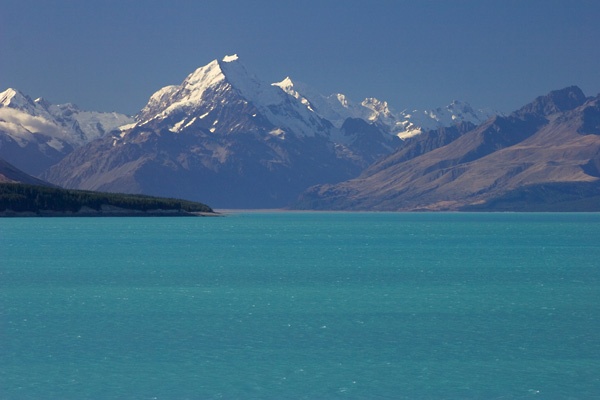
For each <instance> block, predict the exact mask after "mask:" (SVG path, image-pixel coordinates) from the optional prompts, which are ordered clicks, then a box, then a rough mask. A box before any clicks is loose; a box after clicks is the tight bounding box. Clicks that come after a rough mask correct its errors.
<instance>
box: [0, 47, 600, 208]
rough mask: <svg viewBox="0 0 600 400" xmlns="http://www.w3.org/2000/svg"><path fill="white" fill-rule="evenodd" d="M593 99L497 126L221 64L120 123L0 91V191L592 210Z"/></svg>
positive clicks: (459, 111)
mask: <svg viewBox="0 0 600 400" xmlns="http://www.w3.org/2000/svg"><path fill="white" fill-rule="evenodd" d="M599 101H600V96H596V97H587V96H586V95H585V94H584V93H583V92H582V91H581V90H580V89H579V88H578V87H576V86H572V87H568V88H564V89H560V90H556V91H552V92H550V93H548V94H545V95H541V96H539V97H538V98H536V99H534V100H533V101H532V102H531V103H529V104H526V105H524V106H523V107H522V108H520V109H519V110H516V111H514V112H512V113H511V114H509V115H501V114H498V113H495V112H493V111H490V110H476V109H473V108H472V107H471V106H470V105H468V104H466V103H462V102H458V101H456V102H453V103H452V104H451V105H449V106H447V107H443V108H438V109H435V110H427V111H414V110H413V111H407V110H405V111H401V112H397V111H395V110H394V109H393V108H392V107H391V106H390V105H388V104H387V103H386V102H385V101H380V100H377V99H374V98H370V99H365V100H364V101H362V102H360V103H354V102H352V101H351V100H350V99H347V98H346V97H345V96H344V95H342V94H334V95H329V96H325V95H322V94H319V93H318V92H317V91H315V90H314V89H312V88H310V87H309V86H307V85H304V84H301V83H297V82H294V81H292V79H291V78H286V79H284V80H283V81H281V82H278V83H274V84H269V83H264V82H262V81H261V80H260V79H259V78H257V77H256V76H255V75H253V74H252V73H251V72H249V71H247V70H246V68H245V67H244V65H243V64H242V62H241V61H240V59H239V58H238V57H237V56H227V57H225V58H223V59H222V60H214V61H212V62H211V63H209V64H208V65H205V66H203V67H200V68H198V69H197V70H195V71H193V72H192V73H191V74H189V75H188V76H187V77H186V78H185V79H184V80H183V82H181V84H178V85H172V86H167V87H164V88H162V89H160V90H158V91H157V92H156V93H154V94H153V95H152V96H151V97H150V99H149V100H148V103H147V104H146V106H145V107H144V108H142V110H140V112H139V113H138V114H137V115H136V116H133V117H130V116H126V115H123V114H119V113H100V112H90V111H83V110H80V109H79V108H78V107H76V106H75V105H72V104H66V105H53V104H51V103H49V102H48V101H46V100H44V99H36V100H32V99H31V98H30V97H28V96H27V95H25V94H23V93H21V92H19V91H18V90H16V89H8V90H6V91H4V92H2V93H0V159H2V160H3V161H2V162H0V181H10V182H25V183H29V184H42V185H43V184H48V183H49V184H51V185H55V186H59V187H63V188H67V189H84V190H93V191H102V192H118V193H132V194H145V195H152V196H161V197H169V198H180V199H186V200H191V201H199V202H202V203H205V204H208V205H210V206H211V207H213V208H221V209H223V208H257V209H258V208H286V207H287V208H295V209H318V210H368V211H415V210H425V211H448V210H469V211H473V210H481V211H599V210H600V103H599Z"/></svg>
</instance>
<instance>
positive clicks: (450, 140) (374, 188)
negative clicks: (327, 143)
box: [297, 88, 600, 210]
mask: <svg viewBox="0 0 600 400" xmlns="http://www.w3.org/2000/svg"><path fill="white" fill-rule="evenodd" d="M599 103H600V97H596V98H591V99H586V98H585V96H583V98H582V93H581V91H580V90H579V89H578V88H567V89H564V90H561V91H556V92H552V93H550V94H549V95H548V96H543V97H540V98H537V99H536V100H535V101H534V102H532V103H531V104H528V105H527V106H525V107H523V108H522V109H520V110H518V111H516V112H515V113H513V114H511V115H509V116H507V117H501V116H498V117H495V118H492V119H490V120H489V121H487V122H486V123H484V124H482V125H480V126H478V127H476V128H474V129H472V130H469V131H468V132H459V131H452V130H448V129H446V130H444V131H438V132H429V133H427V134H424V135H422V136H421V137H419V138H415V139H414V140H412V141H407V142H406V143H405V146H403V147H402V148H400V149H399V150H397V151H396V152H395V153H394V154H392V155H390V156H389V157H387V158H385V159H383V160H382V161H380V162H378V163H376V164H374V165H373V166H371V167H370V168H369V169H368V170H366V171H365V172H364V173H363V174H362V175H361V176H360V177H358V178H356V179H352V180H349V181H346V182H342V183H339V184H335V185H320V186H316V187H313V188H311V189H309V190H307V191H306V192H305V193H304V194H303V195H302V196H301V198H300V200H299V202H298V203H297V207H299V208H317V209H353V210H458V209H467V208H469V209H482V210H486V209H494V207H499V208H498V209H503V210H504V209H513V210H518V209H519V207H521V209H535V204H534V205H530V204H527V203H526V201H525V200H524V199H528V201H535V202H539V203H540V205H539V206H540V207H541V208H540V209H552V205H553V204H555V205H556V207H557V209H560V207H561V206H560V204H559V203H560V202H562V203H561V204H566V202H578V204H581V201H585V199H586V198H587V199H588V200H589V199H590V198H596V197H594V196H598V195H599V194H600V179H599V177H598V165H599V164H598V154H600V136H598V135H597V133H595V132H597V126H598V124H597V121H598V120H599V119H600V112H599V111H600V110H599V108H598V104H599ZM557 110H558V111H557ZM525 188H531V189H525ZM561 188H563V189H564V194H565V195H564V196H561V195H560V193H561ZM577 188H579V189H577ZM544 193H547V195H544ZM577 196H582V198H577ZM590 196H592V197H590ZM582 199H583V200H582ZM511 202H512V203H511ZM586 204H587V206H588V207H589V206H590V205H593V204H594V203H593V202H592V201H588V203H586ZM511 207H513V208H511ZM532 207H533V208H532ZM544 207H549V208H544ZM597 208H600V207H597Z"/></svg>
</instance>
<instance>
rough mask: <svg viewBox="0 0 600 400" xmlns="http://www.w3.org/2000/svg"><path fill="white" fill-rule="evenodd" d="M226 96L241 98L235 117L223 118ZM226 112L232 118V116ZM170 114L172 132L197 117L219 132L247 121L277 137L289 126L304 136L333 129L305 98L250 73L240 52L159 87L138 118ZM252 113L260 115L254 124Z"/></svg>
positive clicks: (161, 117) (139, 121) (142, 121)
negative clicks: (296, 98) (299, 99)
mask: <svg viewBox="0 0 600 400" xmlns="http://www.w3.org/2000/svg"><path fill="white" fill-rule="evenodd" d="M215 99H218V100H219V101H218V102H215ZM224 101H227V102H229V103H230V105H231V104H235V103H238V105H239V110H240V112H241V114H239V115H237V117H239V120H238V122H237V123H233V121H229V122H231V123H229V124H226V123H224V122H225V121H224V120H223V119H222V117H223V115H222V112H223V102H224ZM248 113H249V114H248ZM246 114H247V115H246ZM219 115H221V117H219ZM227 117H228V120H230V119H231V117H232V116H231V115H228V116H227ZM167 118H170V119H172V125H171V127H170V130H171V131H173V132H179V131H181V130H182V129H184V128H186V127H189V126H191V125H192V124H197V123H200V122H199V121H198V120H205V121H202V122H206V121H212V122H211V123H210V124H209V125H211V126H210V128H209V130H210V132H212V133H216V134H230V133H235V132H237V131H240V128H242V125H248V124H250V125H256V126H255V128H257V127H258V128H257V129H259V130H260V129H263V130H266V133H269V132H273V133H272V134H274V135H276V136H279V137H284V136H285V135H284V134H285V133H286V132H293V133H294V134H296V135H300V136H313V135H315V134H321V135H327V134H328V132H329V129H330V126H329V124H328V123H327V122H326V121H323V120H322V119H321V118H320V117H318V116H317V115H316V114H315V113H314V112H312V110H310V109H309V108H308V107H307V106H306V105H305V104H302V103H300V102H297V101H292V99H290V97H289V96H288V95H287V94H286V93H285V92H282V91H281V90H279V89H278V88H275V87H273V86H271V85H267V84H264V83H262V82H261V81H260V80H259V79H257V78H256V77H255V76H254V75H252V74H250V73H249V72H248V71H247V70H246V68H245V67H244V66H243V64H242V63H241V62H240V61H239V58H238V57H237V55H232V56H226V57H225V58H223V59H222V60H220V61H219V60H213V61H212V62H210V63H209V64H208V65H205V66H203V67H200V68H198V69H196V70H195V71H194V72H193V73H191V74H190V75H188V77H187V78H186V79H185V80H184V81H183V82H182V83H181V84H180V85H172V86H167V87H164V88H162V89H160V90H159V91H157V92H156V93H154V94H153V95H152V96H151V97H150V99H149V101H148V104H147V105H146V106H145V107H144V108H143V109H142V110H141V112H140V113H139V114H138V115H137V117H136V120H137V124H138V125H144V124H147V123H150V122H151V121H153V120H165V119H167ZM252 118H255V119H256V123H255V124H252V121H251V119H252ZM265 122H266V124H265ZM267 125H268V126H267ZM246 130H248V129H246ZM250 130H254V129H250Z"/></svg>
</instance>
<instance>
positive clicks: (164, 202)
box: [0, 183, 219, 217]
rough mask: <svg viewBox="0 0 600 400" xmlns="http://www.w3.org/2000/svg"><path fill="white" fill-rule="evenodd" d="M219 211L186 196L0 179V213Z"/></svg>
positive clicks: (177, 213) (172, 213)
mask: <svg viewBox="0 0 600 400" xmlns="http://www.w3.org/2000/svg"><path fill="white" fill-rule="evenodd" d="M216 215H219V214H218V213H215V212H214V211H213V210H212V208H210V207H209V206H207V205H206V204H202V203H197V202H192V201H187V200H180V199H170V198H161V197H153V196H146V195H137V194H121V193H104V192H92V191H86V190H70V189H61V188H57V187H48V186H36V185H28V184H22V183H0V217H21V216H32V217H33V216H41V217H53V216H55V217H63V216H90V217H91V216H99V217H101V216H107V217H112V216H216Z"/></svg>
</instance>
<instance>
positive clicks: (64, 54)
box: [0, 0, 600, 114]
mask: <svg viewBox="0 0 600 400" xmlns="http://www.w3.org/2000/svg"><path fill="white" fill-rule="evenodd" d="M599 20H600V1H597V0H570V1H556V0H518V1H515V0H499V1H493V0H478V1H469V0H464V1H461V0H455V1H442V0H439V1H428V0H420V1H416V0H415V1H402V0H343V1H341V0H340V1H335V0H319V1H313V0H253V1H249V0H248V1H234V0H219V1H211V0H205V1H200V0H194V1H184V0H170V1H164V0H163V1H154V0H145V1H133V0H85V1H80V0H71V1H69V0H0V90H4V89H6V88H8V87H14V88H16V89H19V90H21V91H23V92H25V93H26V94H29V95H30V96H32V97H34V98H35V97H39V96H41V97H45V98H47V99H48V100H49V101H51V102H53V103H63V102H74V103H76V104H78V105H79V106H80V107H82V108H84V109H90V110H99V111H120V112H125V113H130V114H133V113H136V112H137V111H138V110H139V109H141V108H142V107H143V106H144V105H145V103H146V101H147V100H148V97H149V96H150V95H151V94H152V93H153V92H154V91H156V90H158V89H159V88H161V87H163V86H166V85H169V84H179V83H181V81H182V80H183V79H184V78H185V77H186V76H187V75H188V74H189V73H190V72H192V71H193V70H194V69H196V68H197V67H199V66H202V65H205V64H207V63H209V62H210V61H211V60H213V59H217V58H219V59H220V58H222V57H223V56H225V55H227V54H233V53H237V54H238V55H239V56H240V60H241V61H242V63H243V64H244V65H246V67H247V69H249V70H250V71H252V72H253V73H254V74H255V75H257V76H258V77H259V78H261V79H262V80H265V81H268V82H275V81H280V80H282V79H283V78H285V77H286V76H288V75H289V76H291V77H292V79H293V80H297V81H301V82H304V83H306V84H309V85H311V86H313V87H314V88H316V89H318V90H320V91H321V92H323V93H325V94H330V93H334V92H341V93H344V94H346V95H347V96H348V97H349V98H351V99H353V100H356V101H360V100H362V99H363V98H365V97H377V98H379V99H380V100H386V101H388V102H389V103H390V105H391V106H392V107H394V108H395V109H397V110H403V109H405V108H409V109H412V108H418V109H424V108H434V107H438V106H442V105H446V104H448V103H450V102H451V101H452V100H454V99H459V100H464V101H468V102H470V103H471V104H472V105H473V106H475V107H491V108H495V109H497V110H499V111H503V112H509V111H513V110H515V109H516V108H518V107H520V106H521V105H523V104H525V103H527V102H529V101H530V100H532V99H533V98H535V97H536V96H538V95H541V94H545V93H547V92H548V91H550V90H554V89H560V88H563V87H566V86H569V85H573V84H575V85H579V86H580V87H581V88H582V89H583V90H584V92H585V93H586V94H587V95H596V94H598V93H599V92H600V68H599V67H600V23H599V22H598V21H599Z"/></svg>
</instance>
